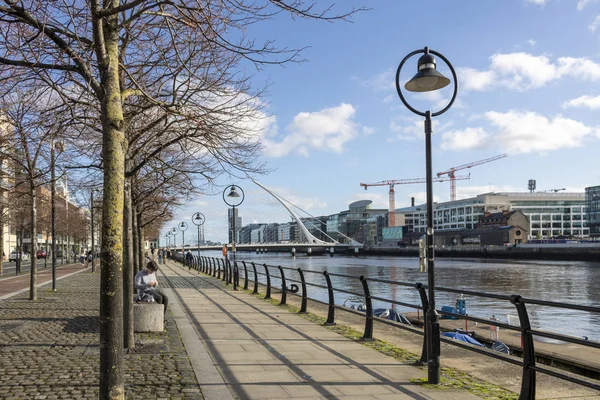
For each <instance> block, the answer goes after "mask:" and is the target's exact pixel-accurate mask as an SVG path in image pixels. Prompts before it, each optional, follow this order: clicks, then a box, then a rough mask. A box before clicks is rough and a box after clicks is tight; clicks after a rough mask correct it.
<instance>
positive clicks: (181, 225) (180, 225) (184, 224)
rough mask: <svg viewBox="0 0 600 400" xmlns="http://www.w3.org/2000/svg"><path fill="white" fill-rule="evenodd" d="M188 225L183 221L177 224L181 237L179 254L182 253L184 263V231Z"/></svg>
mask: <svg viewBox="0 0 600 400" xmlns="http://www.w3.org/2000/svg"><path fill="white" fill-rule="evenodd" d="M187 228H188V225H187V224H186V223H185V222H181V223H180V224H179V230H180V231H181V234H182V235H183V237H182V238H181V254H182V255H183V260H182V262H183V263H184V264H185V231H186V230H187Z"/></svg>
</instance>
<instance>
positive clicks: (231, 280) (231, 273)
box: [227, 259, 235, 285]
mask: <svg viewBox="0 0 600 400" xmlns="http://www.w3.org/2000/svg"><path fill="white" fill-rule="evenodd" d="M227 268H228V269H229V276H228V277H229V283H231V284H233V285H235V282H234V281H235V261H234V262H233V264H232V263H231V262H230V261H229V259H228V260H227Z"/></svg>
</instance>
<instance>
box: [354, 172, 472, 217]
mask: <svg viewBox="0 0 600 400" xmlns="http://www.w3.org/2000/svg"><path fill="white" fill-rule="evenodd" d="M452 179H455V180H457V181H461V180H465V179H471V175H459V176H454V177H453V178H452ZM449 180H450V178H433V179H432V182H447V181H449ZM411 183H427V179H425V178H411V179H399V180H391V181H381V182H375V183H361V184H360V186H362V187H364V188H365V190H367V188H368V187H369V186H389V187H390V200H389V202H390V214H389V218H388V227H392V226H396V195H395V192H394V186H395V185H408V184H411Z"/></svg>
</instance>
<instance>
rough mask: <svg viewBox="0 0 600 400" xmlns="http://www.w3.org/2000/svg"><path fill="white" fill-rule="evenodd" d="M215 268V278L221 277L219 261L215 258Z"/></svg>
mask: <svg viewBox="0 0 600 400" xmlns="http://www.w3.org/2000/svg"><path fill="white" fill-rule="evenodd" d="M215 268H216V269H217V279H221V262H220V261H219V259H216V260H215Z"/></svg>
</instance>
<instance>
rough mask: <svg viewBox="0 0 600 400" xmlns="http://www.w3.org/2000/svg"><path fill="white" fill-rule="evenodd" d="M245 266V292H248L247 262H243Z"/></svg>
mask: <svg viewBox="0 0 600 400" xmlns="http://www.w3.org/2000/svg"><path fill="white" fill-rule="evenodd" d="M242 265H243V266H244V290H248V268H247V267H246V261H242Z"/></svg>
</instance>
